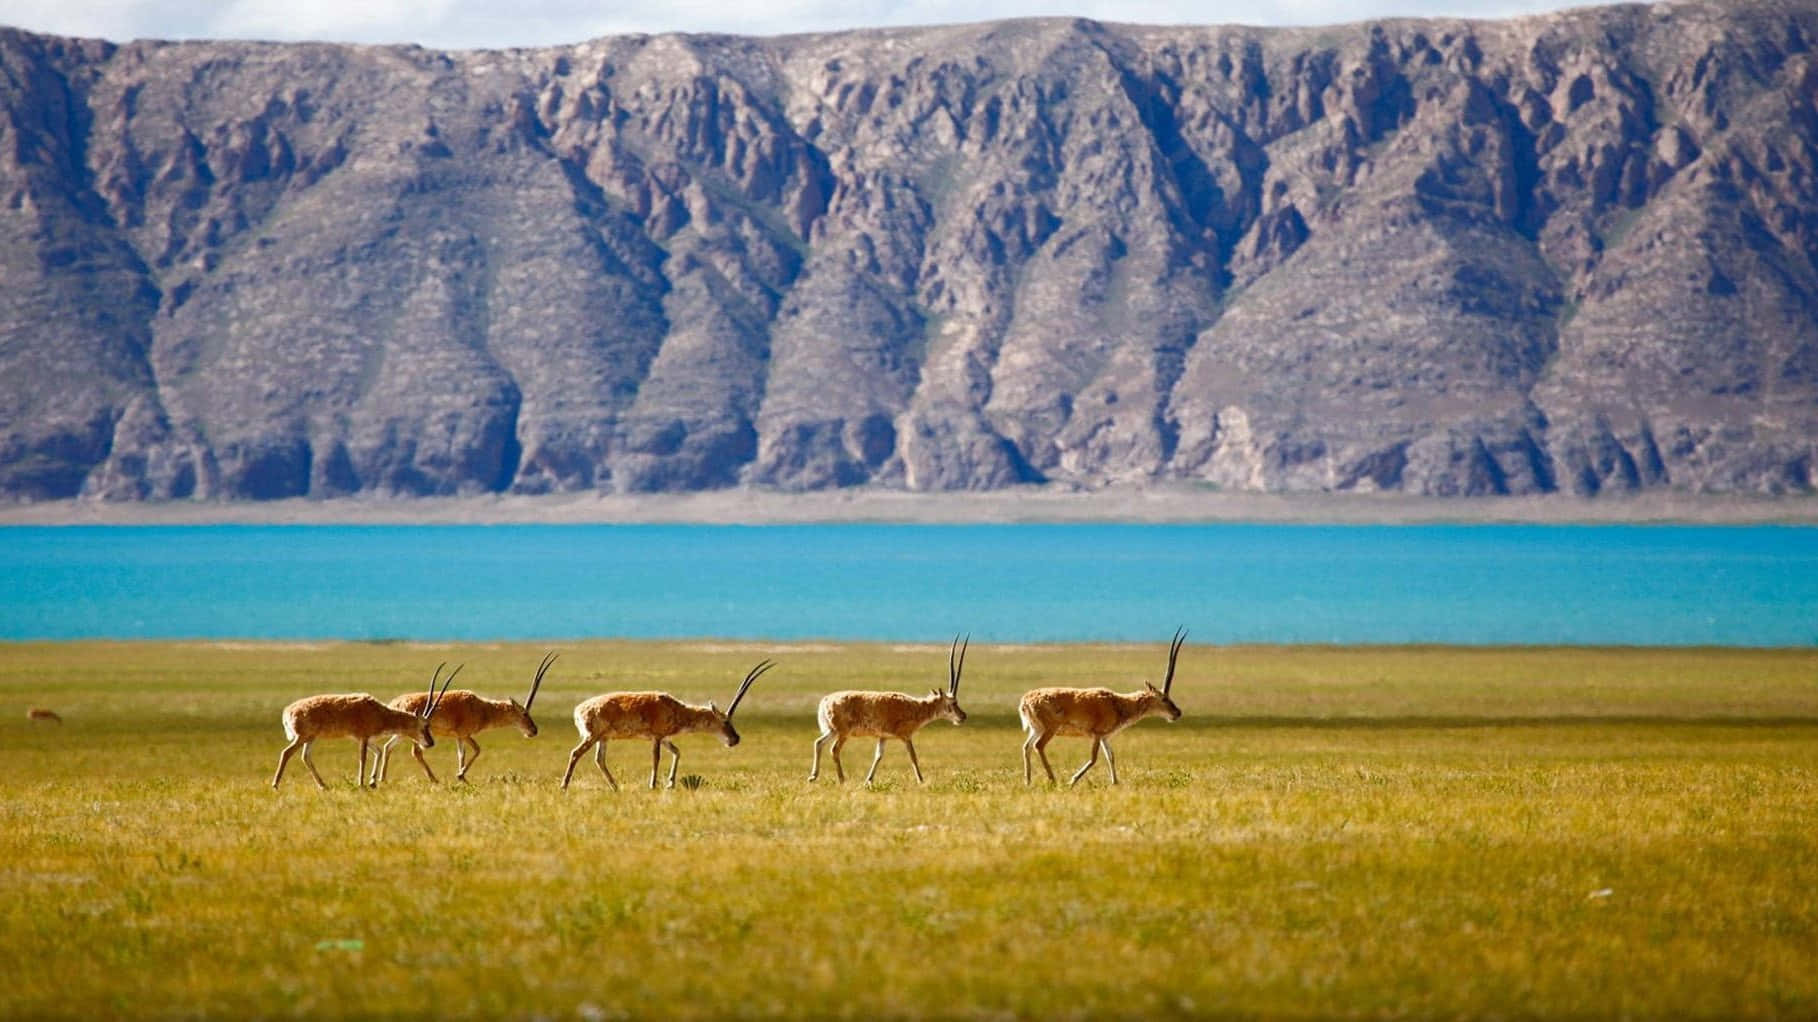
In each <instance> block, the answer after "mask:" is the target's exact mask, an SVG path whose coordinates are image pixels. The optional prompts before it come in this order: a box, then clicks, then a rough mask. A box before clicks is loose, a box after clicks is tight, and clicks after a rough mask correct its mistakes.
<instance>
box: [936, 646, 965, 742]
mask: <svg viewBox="0 0 1818 1022" xmlns="http://www.w3.org/2000/svg"><path fill="white" fill-rule="evenodd" d="M970 645H972V636H970V635H968V636H966V641H965V643H964V644H963V645H962V644H961V642H960V637H959V636H957V635H955V636H954V637H953V646H952V647H951V648H949V649H948V650H947V691H945V692H942V691H941V690H940V689H938V688H937V689H930V690H929V691H930V692H931V693H932V694H933V695H934V700H935V704H934V705H935V714H936V715H937V716H939V717H940V718H942V719H943V720H950V721H952V722H953V723H955V724H964V723H965V722H966V711H965V710H962V709H960V704H959V683H960V672H961V671H964V670H965V669H966V647H967V646H970ZM956 651H957V652H958V653H959V659H958V660H957V661H956V660H955V659H954V656H953V655H954V653H955V652H956Z"/></svg>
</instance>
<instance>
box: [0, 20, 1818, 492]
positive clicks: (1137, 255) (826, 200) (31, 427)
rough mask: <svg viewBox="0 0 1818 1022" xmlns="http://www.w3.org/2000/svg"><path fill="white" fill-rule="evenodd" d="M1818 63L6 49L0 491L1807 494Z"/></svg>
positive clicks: (1361, 51)
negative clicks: (1127, 488) (1123, 485)
mask: <svg viewBox="0 0 1818 1022" xmlns="http://www.w3.org/2000/svg"><path fill="white" fill-rule="evenodd" d="M1814 38H1818V10H1815V9H1813V8H1811V7H1810V6H1809V5H1795V4H1790V3H1787V4H1781V3H1773V2H1765V0H1761V2H1749V3H1677V4H1675V3H1668V4H1661V5H1657V6H1651V7H1644V6H1626V7H1611V8H1602V9H1594V10H1585V11H1579V12H1573V13H1567V14H1561V15H1557V16H1550V17H1543V18H1528V19H1522V20H1516V21H1509V22H1500V23H1482V22H1476V23H1473V22H1460V21H1451V22H1440V21H1390V22H1382V23H1376V24H1364V25H1353V26H1345V27H1342V28H1334V29H1327V30H1258V29H1243V28H1167V29H1162V28H1137V27H1128V26H1110V25H1100V24H1095V23H1092V22H1085V21H1075V20H1042V21H1020V22H1007V23H1000V24H987V25H973V26H964V27H954V28H933V29H914V30H889V31H868V32H850V33H840V34H833V35H821V36H801V37H789V38H777V39H738V38H726V37H684V36H663V37H626V38H610V39H603V40H598V41H595V42H591V43H586V44H582V45H578V46H574V47H568V48H561V49H547V50H515V51H508V52H471V53H436V52H430V51H426V50H422V49H417V48H410V47H399V48H375V47H354V46H326V45H265V44H252V43H193V44H191V43H185V44H163V43H134V44H131V45H126V46H112V45H108V44H104V43H96V42H86V41H73V40H64V39H56V38H49V37H42V36H34V35H29V34H23V33H18V32H0V284H3V287H4V292H5V294H6V300H5V301H4V302H3V303H0V495H5V496H10V497H15V498H27V499H36V498H49V497H62V496H71V495H76V494H87V495H91V496H95V497H99V498H104V499H124V500H130V499H147V498H185V497H206V498H217V499H239V498H252V499H263V498H276V497H288V496H297V495H311V496H336V495H343V494H352V493H359V492H376V493H383V494H403V495H409V494H453V493H475V492H486V491H514V492H529V493H538V492H554V491H572V490H594V489H597V490H608V491H621V492H626V491H649V490H687V489H698V488H707V487H724V486H734V485H740V484H753V485H762V486H770V487H779V488H785V489H789V488H799V489H809V488H821V487H831V486H846V485H855V484H864V483H870V484H875V485H884V486H891V487H904V488H909V489H917V490H943V489H980V488H991V487H998V486H1003V485H1007V484H1012V483H1020V482H1030V481H1052V482H1060V483H1066V484H1072V485H1083V486H1099V485H1105V484H1110V483H1117V482H1127V481H1133V480H1144V479H1153V478H1172V479H1192V480H1204V481H1207V482H1209V483H1212V484H1216V485H1218V486H1220V487H1225V488H1231V489H1252V490H1279V491H1293V490H1347V489H1356V490H1403V491H1408V492H1416V493H1422V494H1460V495H1471V494H1490V493H1533V492H1547V491H1554V490H1559V491H1568V492H1577V493H1596V492H1602V491H1609V490H1633V489H1638V488H1646V487H1676V488H1683V489H1692V490H1717V491H1745V492H1776V491H1782V490H1788V489H1807V488H1809V487H1810V486H1811V484H1812V472H1813V460H1814V449H1815V447H1818V264H1815V260H1818V177H1815V176H1814V175H1815V166H1818V151H1815V146H1818V108H1815V106H1814V104H1815V101H1818V57H1815V56H1814V54H1813V53H1812V41H1813V40H1814Z"/></svg>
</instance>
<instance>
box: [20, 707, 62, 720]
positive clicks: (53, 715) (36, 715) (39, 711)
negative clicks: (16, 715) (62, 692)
mask: <svg viewBox="0 0 1818 1022" xmlns="http://www.w3.org/2000/svg"><path fill="white" fill-rule="evenodd" d="M25 719H26V720H30V721H37V722H40V723H44V724H61V723H63V718H62V717H60V716H58V715H57V711H56V710H47V709H45V708H44V707H42V706H34V707H32V708H31V709H29V710H26V711H25Z"/></svg>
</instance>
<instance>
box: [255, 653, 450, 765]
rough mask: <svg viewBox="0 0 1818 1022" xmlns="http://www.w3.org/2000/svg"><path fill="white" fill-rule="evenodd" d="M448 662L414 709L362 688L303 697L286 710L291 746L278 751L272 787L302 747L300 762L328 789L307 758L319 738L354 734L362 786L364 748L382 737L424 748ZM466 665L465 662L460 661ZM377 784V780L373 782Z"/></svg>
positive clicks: (444, 686) (427, 745)
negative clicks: (351, 692) (389, 702)
mask: <svg viewBox="0 0 1818 1022" xmlns="http://www.w3.org/2000/svg"><path fill="white" fill-rule="evenodd" d="M447 666H448V664H447V663H446V662H444V663H441V664H438V665H437V666H436V673H435V674H434V675H432V676H431V677H430V679H429V698H428V699H427V700H425V701H424V705H423V708H422V709H421V710H419V711H417V712H414V713H413V712H411V711H409V710H400V709H396V708H394V707H390V706H387V705H385V704H384V703H381V702H379V701H378V700H377V699H374V698H373V697H372V696H370V695H367V694H366V693H364V692H361V693H358V694H354V695H327V696H307V697H305V698H302V699H299V700H297V701H296V702H294V703H291V704H290V705H289V706H286V707H285V708H284V734H285V735H286V736H287V737H288V738H289V739H290V744H289V745H286V746H285V747H284V751H283V752H282V753H280V754H279V755H278V772H277V774H276V775H275V776H273V777H272V779H271V786H272V789H273V790H274V791H275V790H276V789H277V787H278V783H279V782H280V781H282V780H284V767H285V766H286V765H288V764H289V763H290V756H291V753H293V752H296V751H297V750H298V749H299V748H301V749H302V750H303V765H304V766H306V767H308V768H309V772H310V774H311V775H312V776H314V777H315V779H316V786H317V787H318V788H327V787H328V785H327V784H325V783H323V781H322V775H321V774H319V773H317V772H316V765H315V763H314V762H312V761H311V760H310V758H309V747H310V745H311V744H313V743H314V742H315V740H316V739H318V738H352V739H354V740H355V741H357V742H359V743H360V772H359V773H357V774H355V775H354V777H355V780H356V781H357V782H358V783H359V785H360V787H362V788H364V787H366V747H367V745H368V744H370V743H371V742H372V740H373V739H374V738H377V737H378V736H380V735H403V736H405V737H406V738H409V739H410V740H411V741H413V742H416V743H417V744H418V745H420V746H422V747H423V748H425V749H427V748H430V747H432V746H434V745H435V744H436V740H435V738H434V737H432V736H431V735H430V733H429V718H430V717H431V716H432V715H433V714H434V713H435V712H436V706H437V704H438V703H439V702H440V697H439V696H438V695H437V694H436V682H437V681H438V680H439V679H440V678H441V675H442V668H444V667H447ZM463 666H464V665H463ZM460 673H461V668H460V667H456V668H455V669H454V670H453V671H452V672H451V673H450V674H449V675H448V680H447V681H443V682H442V692H443V693H444V694H446V693H447V691H448V684H449V682H452V681H454V679H455V675H456V674H460ZM373 783H374V784H375V785H377V783H378V782H377V779H376V778H375V780H374V782H373Z"/></svg>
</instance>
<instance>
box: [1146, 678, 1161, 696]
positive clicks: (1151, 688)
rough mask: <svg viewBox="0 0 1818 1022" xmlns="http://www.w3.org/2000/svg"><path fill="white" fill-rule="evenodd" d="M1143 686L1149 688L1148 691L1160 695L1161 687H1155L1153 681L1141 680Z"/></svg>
mask: <svg viewBox="0 0 1818 1022" xmlns="http://www.w3.org/2000/svg"><path fill="white" fill-rule="evenodd" d="M1143 687H1144V688H1146V689H1148V690H1149V691H1151V692H1154V693H1155V694H1156V695H1160V694H1161V689H1159V688H1156V687H1155V682H1153V681H1145V682H1143Z"/></svg>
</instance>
